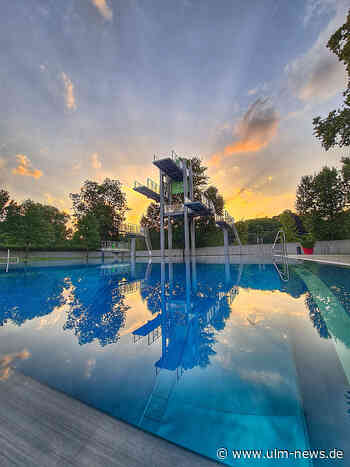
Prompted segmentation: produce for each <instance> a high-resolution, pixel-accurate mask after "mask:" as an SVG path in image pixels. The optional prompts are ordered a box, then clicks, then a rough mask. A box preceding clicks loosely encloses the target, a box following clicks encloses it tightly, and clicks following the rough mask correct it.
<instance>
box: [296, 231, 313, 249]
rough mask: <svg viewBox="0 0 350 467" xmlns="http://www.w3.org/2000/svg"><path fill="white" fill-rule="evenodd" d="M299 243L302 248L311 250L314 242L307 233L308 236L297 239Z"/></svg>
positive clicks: (311, 236)
mask: <svg viewBox="0 0 350 467" xmlns="http://www.w3.org/2000/svg"><path fill="white" fill-rule="evenodd" d="M299 242H300V243H301V245H302V246H303V247H304V248H313V247H314V246H315V242H316V240H315V238H314V236H313V235H312V234H310V233H308V234H305V235H302V236H301V237H300V238H299Z"/></svg>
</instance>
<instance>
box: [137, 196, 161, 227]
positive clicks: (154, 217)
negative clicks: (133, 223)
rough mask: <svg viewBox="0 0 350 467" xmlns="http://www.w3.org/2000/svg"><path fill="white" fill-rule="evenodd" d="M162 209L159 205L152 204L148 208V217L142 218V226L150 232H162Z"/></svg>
mask: <svg viewBox="0 0 350 467" xmlns="http://www.w3.org/2000/svg"><path fill="white" fill-rule="evenodd" d="M159 211H160V209H159V204H158V203H151V204H150V205H149V206H148V208H147V212H146V215H144V216H142V219H141V225H142V226H144V227H148V228H149V229H150V230H155V231H157V232H159V230H160V212H159Z"/></svg>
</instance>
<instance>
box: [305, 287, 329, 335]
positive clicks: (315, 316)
mask: <svg viewBox="0 0 350 467" xmlns="http://www.w3.org/2000/svg"><path fill="white" fill-rule="evenodd" d="M305 305H306V306H307V307H308V309H309V312H310V315H309V316H310V320H311V321H312V323H313V325H314V328H316V329H317V331H318V333H319V335H320V337H323V338H324V339H330V337H331V336H330V334H329V332H328V328H327V324H326V323H325V321H324V319H323V318H322V314H321V312H320V309H319V308H318V306H317V305H316V303H315V302H314V299H313V298H312V296H311V294H310V293H309V292H308V293H307V294H306V298H305Z"/></svg>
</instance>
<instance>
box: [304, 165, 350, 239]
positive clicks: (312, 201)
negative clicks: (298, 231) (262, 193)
mask: <svg viewBox="0 0 350 467" xmlns="http://www.w3.org/2000/svg"><path fill="white" fill-rule="evenodd" d="M346 200H347V188H346V183H345V180H344V178H343V172H342V171H338V170H337V169H336V168H334V167H333V168H329V167H323V169H322V170H321V171H320V172H319V173H317V174H315V175H313V176H312V175H307V176H304V177H302V178H301V182H300V184H299V186H298V188H297V196H296V208H297V211H298V213H299V214H300V215H301V216H302V218H303V221H304V224H305V226H306V228H307V230H309V231H310V232H311V233H312V234H313V235H314V237H315V238H316V239H317V240H337V239H341V238H346V236H347V235H348V233H347V223H344V208H345V206H346Z"/></svg>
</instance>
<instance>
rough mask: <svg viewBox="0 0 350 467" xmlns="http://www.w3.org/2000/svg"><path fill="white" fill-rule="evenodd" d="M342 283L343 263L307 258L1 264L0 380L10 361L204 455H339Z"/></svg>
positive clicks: (345, 290) (343, 373) (344, 440)
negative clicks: (6, 267)
mask: <svg viewBox="0 0 350 467" xmlns="http://www.w3.org/2000/svg"><path fill="white" fill-rule="evenodd" d="M349 285H350V269H346V268H340V267H333V266H328V265H327V266H325V265H319V264H316V263H314V264H307V265H304V264H293V265H289V280H282V278H281V276H280V275H279V274H278V272H277V270H276V267H275V265H273V264H244V263H243V262H242V263H239V264H229V263H228V261H226V263H222V264H212V263H207V262H204V259H203V260H202V261H199V260H197V261H194V260H192V261H190V262H187V263H142V262H137V263H130V264H129V263H113V264H102V265H94V266H89V265H78V266H64V267H29V268H22V269H21V268H19V269H12V270H10V272H9V273H7V274H6V273H5V272H4V271H1V272H0V380H1V379H7V378H10V377H11V371H12V368H16V370H17V371H20V372H22V373H24V374H25V375H29V376H31V377H33V378H35V379H36V380H38V381H40V382H42V383H45V384H47V385H49V386H50V387H52V388H55V389H58V390H60V391H63V392H65V393H66V394H68V395H70V396H72V397H74V398H77V399H79V400H81V401H83V402H85V403H87V404H89V405H91V406H93V407H95V408H97V409H99V410H102V411H104V412H106V413H108V414H110V415H112V416H113V417H116V418H118V419H122V420H124V421H126V422H128V423H131V424H133V425H135V426H137V427H139V428H141V429H143V430H146V431H149V432H151V433H154V434H155V435H158V436H160V437H162V438H165V439H167V440H169V441H171V442H173V443H176V444H178V445H181V446H183V447H185V448H187V449H190V450H193V451H195V452H198V453H200V454H202V455H204V456H207V457H209V458H212V459H215V460H219V459H218V458H217V450H218V449H219V448H223V447H224V448H227V449H228V450H229V451H230V450H232V449H236V450H237V449H245V450H247V449H262V450H273V449H281V450H289V451H294V450H306V449H323V450H332V449H334V448H336V449H339V450H343V451H344V460H339V459H338V460H336V461H334V463H335V464H336V465H350V457H347V456H349V454H350V453H349V452H348V454H347V450H348V451H349V447H348V445H349V444H350V287H349ZM0 383H1V382H0ZM220 462H223V463H225V464H228V465H241V464H242V465H243V464H244V465H257V464H266V465H324V463H326V462H327V463H331V462H333V461H330V460H329V459H328V461H325V460H317V461H316V460H313V461H311V460H310V459H302V458H291V457H290V458H289V459H275V460H272V459H264V460H254V459H250V460H248V459H244V460H242V459H241V460H238V459H233V458H232V456H231V455H230V453H229V455H228V456H227V457H226V458H225V459H222V460H220Z"/></svg>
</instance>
